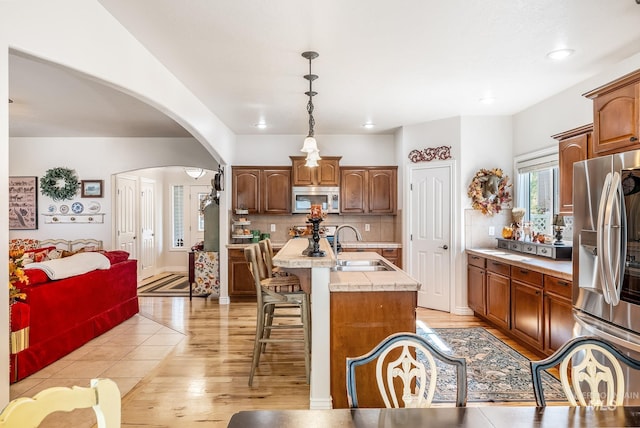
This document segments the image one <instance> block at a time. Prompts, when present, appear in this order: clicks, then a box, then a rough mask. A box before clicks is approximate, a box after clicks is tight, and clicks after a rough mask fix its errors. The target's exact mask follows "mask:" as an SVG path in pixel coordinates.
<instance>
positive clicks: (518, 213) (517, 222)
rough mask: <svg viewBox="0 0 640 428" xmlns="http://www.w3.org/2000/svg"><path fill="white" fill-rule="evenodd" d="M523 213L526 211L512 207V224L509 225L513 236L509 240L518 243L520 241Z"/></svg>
mask: <svg viewBox="0 0 640 428" xmlns="http://www.w3.org/2000/svg"><path fill="white" fill-rule="evenodd" d="M525 212H526V211H525V209H524V208H518V207H514V208H513V209H512V210H511V219H512V220H513V223H512V224H511V226H512V227H513V236H512V237H511V239H515V240H516V241H520V239H521V238H522V219H523V218H524V214H525Z"/></svg>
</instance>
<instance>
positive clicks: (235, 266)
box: [228, 248, 256, 297]
mask: <svg viewBox="0 0 640 428" xmlns="http://www.w3.org/2000/svg"><path fill="white" fill-rule="evenodd" d="M228 257H229V296H231V297H233V296H255V295H256V286H255V283H254V282H253V276H251V272H250V271H249V265H248V264H247V260H246V259H245V258H244V250H243V249H237V248H229V251H228Z"/></svg>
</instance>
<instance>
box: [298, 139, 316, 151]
mask: <svg viewBox="0 0 640 428" xmlns="http://www.w3.org/2000/svg"><path fill="white" fill-rule="evenodd" d="M300 151H301V152H305V153H311V152H317V151H318V143H317V142H316V139H315V138H313V137H307V138H305V139H304V145H303V146H302V149H300Z"/></svg>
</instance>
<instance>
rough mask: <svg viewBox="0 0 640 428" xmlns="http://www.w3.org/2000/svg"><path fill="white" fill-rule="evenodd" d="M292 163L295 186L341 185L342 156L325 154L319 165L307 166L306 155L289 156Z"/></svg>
mask: <svg viewBox="0 0 640 428" xmlns="http://www.w3.org/2000/svg"><path fill="white" fill-rule="evenodd" d="M289 157H290V158H291V163H292V173H293V180H292V182H293V185H294V186H325V187H327V186H328V187H337V186H339V185H340V159H342V156H323V157H322V159H320V160H319V161H318V166H317V167H313V168H310V167H308V166H305V163H306V157H305V156H289Z"/></svg>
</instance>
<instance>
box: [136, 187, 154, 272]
mask: <svg viewBox="0 0 640 428" xmlns="http://www.w3.org/2000/svg"><path fill="white" fill-rule="evenodd" d="M155 186H156V182H155V180H151V179H148V178H141V179H140V265H141V266H140V277H141V278H148V277H150V276H153V275H155V274H156V239H155V236H156V215H155V213H156V208H155V204H156V201H155Z"/></svg>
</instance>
